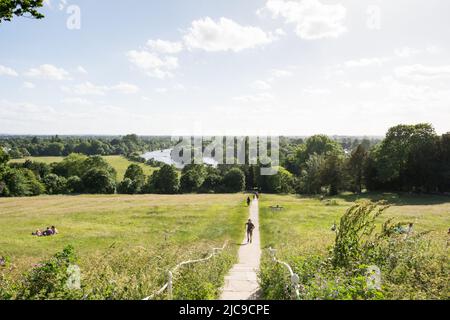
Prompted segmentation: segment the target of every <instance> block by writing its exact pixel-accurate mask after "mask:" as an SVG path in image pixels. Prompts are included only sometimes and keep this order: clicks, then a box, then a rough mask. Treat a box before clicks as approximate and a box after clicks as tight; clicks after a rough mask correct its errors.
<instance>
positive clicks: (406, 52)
mask: <svg viewBox="0 0 450 320" xmlns="http://www.w3.org/2000/svg"><path fill="white" fill-rule="evenodd" d="M394 52H395V55H396V56H397V57H400V58H411V57H413V56H416V55H418V54H419V53H420V52H421V50H419V49H414V48H409V47H402V48H398V49H395V50H394Z"/></svg>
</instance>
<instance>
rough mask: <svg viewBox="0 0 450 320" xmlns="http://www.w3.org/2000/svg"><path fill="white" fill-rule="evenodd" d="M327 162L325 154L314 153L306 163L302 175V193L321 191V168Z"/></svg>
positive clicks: (300, 187)
mask: <svg viewBox="0 0 450 320" xmlns="http://www.w3.org/2000/svg"><path fill="white" fill-rule="evenodd" d="M324 162H325V156H324V155H318V154H312V155H311V156H310V157H309V159H308V160H307V161H306V163H305V169H303V170H302V173H301V175H300V179H299V182H300V185H299V191H300V193H306V194H318V193H320V192H321V188H322V181H321V170H322V167H323V164H324Z"/></svg>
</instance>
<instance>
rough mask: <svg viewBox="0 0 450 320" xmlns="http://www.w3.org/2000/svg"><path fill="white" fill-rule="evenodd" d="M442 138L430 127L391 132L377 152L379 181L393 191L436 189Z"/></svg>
mask: <svg viewBox="0 0 450 320" xmlns="http://www.w3.org/2000/svg"><path fill="white" fill-rule="evenodd" d="M438 141H439V138H438V136H437V135H436V133H435V131H434V128H433V127H432V126H431V125H430V124H417V125H398V126H395V127H392V128H390V129H389V130H388V133H387V134H386V138H385V139H384V140H383V141H382V142H381V144H380V146H379V147H378V148H377V150H376V152H377V154H376V163H377V172H378V179H379V180H380V182H381V183H383V184H384V185H385V186H388V187H390V188H391V189H393V190H405V191H410V190H418V189H426V190H430V189H434V187H435V186H436V185H437V180H438V178H437V175H438V174H439V173H438V168H437V166H436V164H437V162H438V160H437V157H438V145H439V142H438Z"/></svg>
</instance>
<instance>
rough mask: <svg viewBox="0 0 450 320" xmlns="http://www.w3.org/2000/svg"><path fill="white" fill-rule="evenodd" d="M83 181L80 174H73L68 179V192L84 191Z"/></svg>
mask: <svg viewBox="0 0 450 320" xmlns="http://www.w3.org/2000/svg"><path fill="white" fill-rule="evenodd" d="M83 189H84V187H83V181H81V179H80V177H78V176H71V177H70V178H69V179H67V192H68V193H83Z"/></svg>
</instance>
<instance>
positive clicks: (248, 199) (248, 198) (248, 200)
mask: <svg viewBox="0 0 450 320" xmlns="http://www.w3.org/2000/svg"><path fill="white" fill-rule="evenodd" d="M249 205H250V197H247V206H249Z"/></svg>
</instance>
